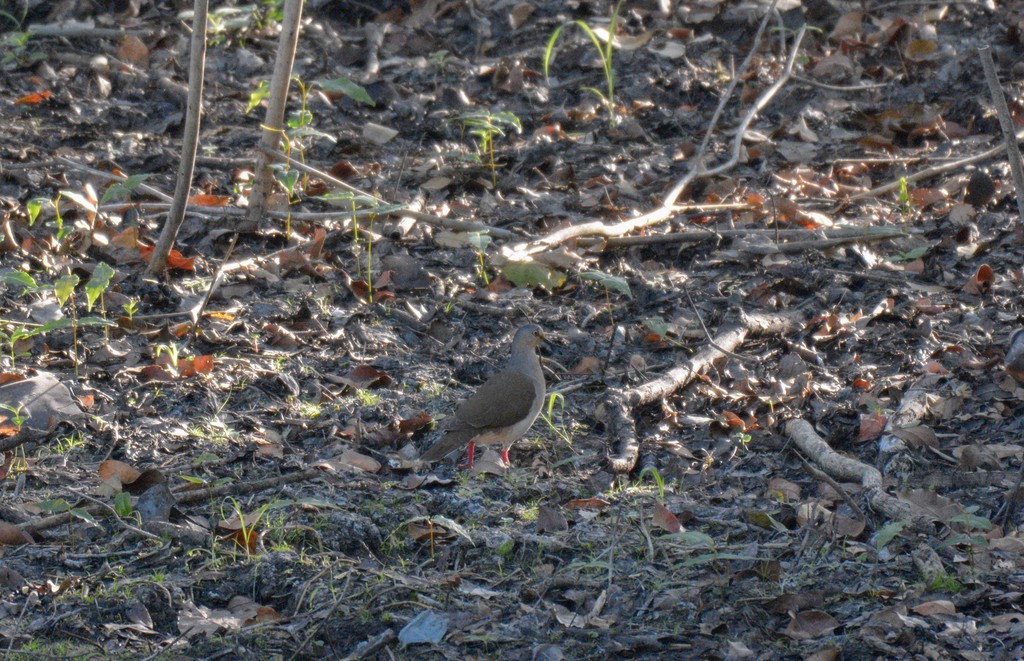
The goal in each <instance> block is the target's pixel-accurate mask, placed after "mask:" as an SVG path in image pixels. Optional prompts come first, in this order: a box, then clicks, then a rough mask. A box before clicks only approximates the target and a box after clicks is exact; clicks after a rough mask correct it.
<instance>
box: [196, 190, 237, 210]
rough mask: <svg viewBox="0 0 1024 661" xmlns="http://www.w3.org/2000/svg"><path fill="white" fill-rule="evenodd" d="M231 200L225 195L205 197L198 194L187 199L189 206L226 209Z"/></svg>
mask: <svg viewBox="0 0 1024 661" xmlns="http://www.w3.org/2000/svg"><path fill="white" fill-rule="evenodd" d="M230 202H231V198H230V197H228V196H226V195H206V194H203V193H200V194H198V195H193V196H192V197H190V198H188V203H189V204H194V205H195V206H197V207H226V206H227V205H228V204H230Z"/></svg>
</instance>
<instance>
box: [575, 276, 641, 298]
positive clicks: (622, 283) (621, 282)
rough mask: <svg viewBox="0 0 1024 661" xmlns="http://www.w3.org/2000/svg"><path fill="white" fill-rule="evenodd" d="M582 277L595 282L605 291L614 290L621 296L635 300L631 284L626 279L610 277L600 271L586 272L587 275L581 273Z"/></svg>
mask: <svg viewBox="0 0 1024 661" xmlns="http://www.w3.org/2000/svg"><path fill="white" fill-rule="evenodd" d="M580 277H581V278H583V279H584V280H593V281H594V282H596V283H598V284H600V285H601V286H602V287H604V288H605V289H614V290H615V291H617V292H619V293H620V294H625V295H626V296H627V297H628V298H633V292H632V291H630V289H629V283H628V282H626V280H625V278H620V277H618V276H615V275H608V274H607V273H601V272H600V271H586V272H585V273H580Z"/></svg>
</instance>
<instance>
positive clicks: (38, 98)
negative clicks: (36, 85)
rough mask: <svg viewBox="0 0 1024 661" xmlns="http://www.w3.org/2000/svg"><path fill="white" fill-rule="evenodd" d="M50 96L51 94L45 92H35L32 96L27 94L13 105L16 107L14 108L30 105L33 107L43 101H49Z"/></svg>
mask: <svg viewBox="0 0 1024 661" xmlns="http://www.w3.org/2000/svg"><path fill="white" fill-rule="evenodd" d="M51 96H53V92H47V91H44V92H35V93H33V94H27V95H25V96H23V97H21V98H20V99H18V100H17V101H15V102H14V105H16V106H31V105H35V104H37V103H42V102H43V101H45V100H47V99H49V98H50V97H51Z"/></svg>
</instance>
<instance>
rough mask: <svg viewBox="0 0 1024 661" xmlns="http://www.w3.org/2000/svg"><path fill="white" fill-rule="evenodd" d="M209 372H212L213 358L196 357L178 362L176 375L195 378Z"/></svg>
mask: <svg viewBox="0 0 1024 661" xmlns="http://www.w3.org/2000/svg"><path fill="white" fill-rule="evenodd" d="M211 372H213V356H196V357H194V358H182V359H180V360H178V374H180V375H181V376H195V375H196V374H210V373H211Z"/></svg>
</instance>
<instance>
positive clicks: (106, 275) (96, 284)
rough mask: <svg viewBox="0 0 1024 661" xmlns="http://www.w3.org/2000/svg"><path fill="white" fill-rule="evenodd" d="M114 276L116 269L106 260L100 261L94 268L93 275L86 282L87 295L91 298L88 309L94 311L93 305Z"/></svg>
mask: <svg viewBox="0 0 1024 661" xmlns="http://www.w3.org/2000/svg"><path fill="white" fill-rule="evenodd" d="M112 277H114V269H113V268H111V267H110V265H109V264H107V263H106V262H100V263H99V264H97V265H96V267H95V268H94V269H93V270H92V277H91V278H89V282H87V283H85V296H86V298H88V299H89V305H88V310H89V312H92V306H93V305H94V304H95V303H96V301H97V299H99V297H100V294H102V293H103V292H105V291H106V290H107V287H109V286H110V279H111V278H112Z"/></svg>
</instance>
